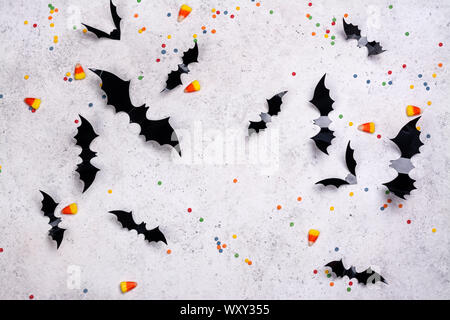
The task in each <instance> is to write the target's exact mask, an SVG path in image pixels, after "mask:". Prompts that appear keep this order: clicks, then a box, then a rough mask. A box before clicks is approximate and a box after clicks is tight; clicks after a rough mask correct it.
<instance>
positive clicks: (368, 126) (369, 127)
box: [358, 122, 375, 133]
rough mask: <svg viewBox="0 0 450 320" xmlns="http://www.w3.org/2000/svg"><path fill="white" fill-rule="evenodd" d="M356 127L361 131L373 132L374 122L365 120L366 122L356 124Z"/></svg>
mask: <svg viewBox="0 0 450 320" xmlns="http://www.w3.org/2000/svg"><path fill="white" fill-rule="evenodd" d="M358 129H359V130H361V131H364V132H368V133H374V132H375V123H373V122H367V123H364V124H361V125H359V126H358Z"/></svg>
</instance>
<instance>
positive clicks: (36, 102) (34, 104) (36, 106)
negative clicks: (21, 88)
mask: <svg viewBox="0 0 450 320" xmlns="http://www.w3.org/2000/svg"><path fill="white" fill-rule="evenodd" d="M25 103H26V104H27V105H29V106H30V107H32V108H33V109H34V110H37V109H39V106H40V105H41V99H37V98H25Z"/></svg>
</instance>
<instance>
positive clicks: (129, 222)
mask: <svg viewBox="0 0 450 320" xmlns="http://www.w3.org/2000/svg"><path fill="white" fill-rule="evenodd" d="M110 213H112V214H114V215H115V216H116V217H117V220H118V221H119V222H120V223H121V224H122V227H124V228H126V229H128V230H136V232H137V233H138V234H143V235H144V237H145V240H147V241H148V242H152V241H154V242H158V241H163V242H164V243H165V244H167V241H166V238H165V237H164V234H162V232H161V231H160V230H159V227H156V228H155V229H152V230H147V228H146V227H145V225H146V224H145V222H142V223H140V224H137V223H136V222H135V221H134V219H133V212H132V211H130V212H126V211H121V210H115V211H110Z"/></svg>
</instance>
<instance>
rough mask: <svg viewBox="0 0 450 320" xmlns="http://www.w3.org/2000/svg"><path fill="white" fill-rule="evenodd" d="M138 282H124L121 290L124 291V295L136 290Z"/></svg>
mask: <svg viewBox="0 0 450 320" xmlns="http://www.w3.org/2000/svg"><path fill="white" fill-rule="evenodd" d="M136 286H137V282H132V281H123V282H121V283H120V290H122V293H125V292H128V291H131V290H133V289H134V288H136Z"/></svg>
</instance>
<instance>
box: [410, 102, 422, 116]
mask: <svg viewBox="0 0 450 320" xmlns="http://www.w3.org/2000/svg"><path fill="white" fill-rule="evenodd" d="M421 113H422V110H420V108H419V107H416V106H412V105H409V106H407V107H406V114H407V115H408V117H414V116H418V115H419V114H421Z"/></svg>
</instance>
